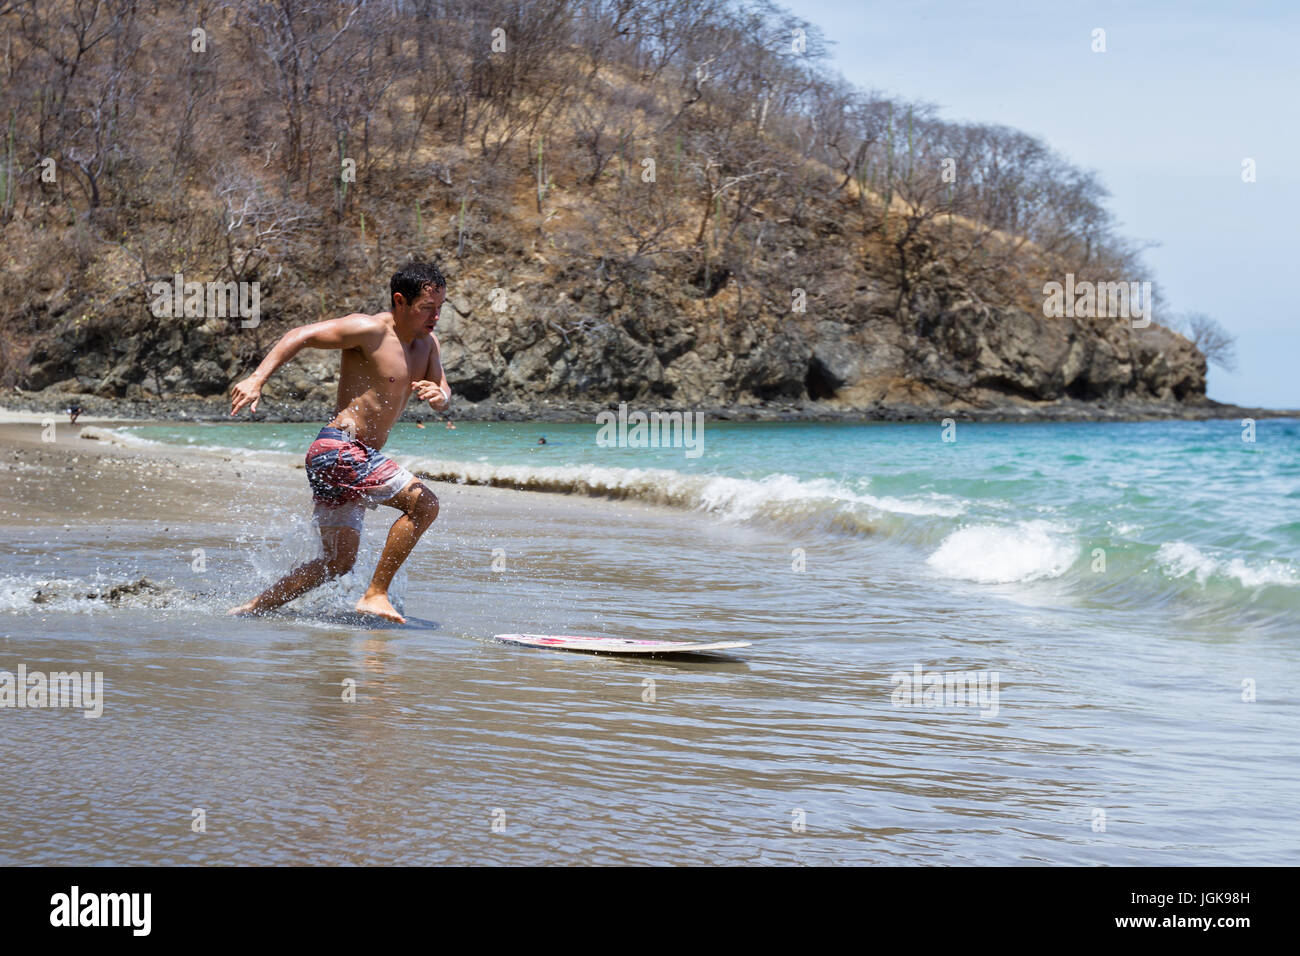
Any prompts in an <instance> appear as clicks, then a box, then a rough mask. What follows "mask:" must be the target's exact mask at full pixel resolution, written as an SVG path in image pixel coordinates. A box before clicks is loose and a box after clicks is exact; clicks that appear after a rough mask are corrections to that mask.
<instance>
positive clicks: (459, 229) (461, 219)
mask: <svg viewBox="0 0 1300 956" xmlns="http://www.w3.org/2000/svg"><path fill="white" fill-rule="evenodd" d="M464 253H465V197H464V196H462V197H461V198H460V215H459V216H457V217H456V258H460V257H461V256H462V255H464Z"/></svg>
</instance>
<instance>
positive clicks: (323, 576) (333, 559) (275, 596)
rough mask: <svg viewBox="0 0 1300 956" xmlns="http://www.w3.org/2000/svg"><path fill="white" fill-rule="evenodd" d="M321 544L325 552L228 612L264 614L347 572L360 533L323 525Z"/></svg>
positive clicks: (352, 529)
mask: <svg viewBox="0 0 1300 956" xmlns="http://www.w3.org/2000/svg"><path fill="white" fill-rule="evenodd" d="M320 540H321V545H322V546H323V547H324V555H323V556H322V557H319V558H317V559H316V560H314V561H308V562H307V563H306V564H300V565H299V566H298V567H296V568H294V569H293V570H292V571H290V572H289V573H288V574H286V575H285V576H284V577H282V578H281V579H280V580H278V581H276V582H275V583H274V584H272V585H271V586H270V587H269V588H267V589H266V590H265V591H263V592H262V593H261V594H259V595H258V596H257V597H255V598H253V600H251V601H249V602H248V603H247V604H241V605H239V607H232V608H231V609H230V610H229V611H227V612H226V613H228V614H265V613H266V612H267V611H271V610H274V609H275V608H277V607H280V606H281V605H282V604H288V603H289V602H290V601H292V600H293V599H294V598H296V597H299V596H301V595H303V594H306V593H307V592H308V591H310V590H311V589H312V588H314V587H319V586H320V585H321V584H323V583H325V582H326V581H328V580H329V579H330V578H336V577H339V576H340V575H343V574H347V573H348V572H349V571H350V570H352V565H353V563H354V562H355V561H356V560H357V547H358V546H359V545H360V544H361V532H360V531H357V530H355V529H354V528H321V529H320Z"/></svg>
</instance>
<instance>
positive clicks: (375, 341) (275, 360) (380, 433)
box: [230, 262, 451, 623]
mask: <svg viewBox="0 0 1300 956" xmlns="http://www.w3.org/2000/svg"><path fill="white" fill-rule="evenodd" d="M389 288H390V296H391V300H392V311H391V312H380V313H379V314H378V315H360V314H353V315H348V316H344V317H343V318H341V319H331V320H329V321H328V322H317V323H315V324H313V325H303V326H299V327H298V328H296V329H292V330H290V331H289V332H286V333H285V334H284V336H283V337H282V338H281V339H280V341H278V342H276V343H275V346H274V347H273V348H272V349H271V351H270V352H269V353H268V354H267V356H266V358H265V359H263V360H262V364H261V365H259V366H258V367H257V371H255V372H254V373H253V374H252V375H250V376H249V377H248V378H246V379H244V380H243V381H242V382H240V383H239V384H237V385H236V386H235V387H234V388H233V389H231V393H230V414H231V415H235V414H236V413H238V412H239V410H240V409H241V408H243V407H245V406H251V408H250V410H251V411H253V412H256V411H257V403H258V401H259V400H260V398H261V394H262V385H263V384H265V382H266V380H267V379H268V378H270V377H271V374H272V373H273V372H274V371H275V370H276V369H278V368H279V367H280V366H281V365H283V364H284V363H285V362H287V361H289V359H291V358H293V357H294V356H295V355H297V354H298V352H299V351H301V350H302V349H304V348H315V349H340V350H342V352H343V357H342V367H341V369H340V372H339V393H338V401H337V403H336V406H335V407H336V408H337V411H336V412H335V414H334V418H333V420H332V421H331V422H330V423H329V424H328V425H326V426H325V427H324V428H323V429H322V430H321V433H320V434H319V435H317V436H316V440H315V441H314V442H313V443H312V445H311V447H310V448H309V449H308V450H307V480H308V482H309V483H310V484H311V488H312V492H313V498H314V500H315V502H316V511H315V515H314V516H313V522H314V523H315V524H316V526H317V527H318V529H319V530H320V539H321V544H322V545H323V547H324V555H323V556H322V557H319V558H317V559H316V560H314V561H308V562H307V563H306V564H304V565H301V566H300V567H297V568H294V569H293V570H292V571H290V572H289V573H288V574H286V575H285V576H284V577H283V578H281V579H280V580H279V581H277V582H276V583H275V584H273V585H271V586H270V587H269V588H267V589H266V590H265V591H263V592H262V593H261V594H260V595H258V596H257V597H255V598H254V599H253V600H251V601H249V602H248V603H247V604H241V605H240V606H239V607H236V608H232V609H231V610H230V613H231V614H261V613H264V612H266V611H269V610H272V609H273V608H277V607H279V606H280V605H282V604H287V603H288V602H289V601H292V600H293V599H294V598H296V597H298V596H299V595H301V594H305V593H306V592H307V591H310V590H311V589H312V588H314V587H317V586H318V585H320V584H322V583H323V582H325V581H326V580H328V579H330V578H334V577H338V576H339V575H342V574H347V573H348V571H350V570H351V569H352V565H353V563H354V562H355V561H356V559H357V546H358V545H359V544H360V543H361V524H362V519H363V518H364V517H365V509H366V508H374V507H376V506H377V505H381V504H383V505H388V506H389V507H391V508H396V509H397V510H398V511H400V512H402V514H401V516H400V517H399V518H398V519H397V521H395V522H394V523H393V527H392V530H390V531H389V532H388V541H387V543H386V544H385V545H384V553H383V554H382V555H381V556H380V558H379V563H378V565H376V567H375V573H374V576H373V577H372V578H371V579H370V586H369V587H368V588H367V589H366V593H365V596H364V597H362V598H361V600H360V601H358V602H357V610H358V611H360V612H362V613H363V614H375V615H378V616H379V617H382V618H386V619H387V620H390V621H397V622H399V623H405V618H403V617H402V616H401V615H400V614H398V613H397V611H396V609H394V607H393V605H392V602H390V601H389V599H388V586H389V585H390V584H391V583H392V580H393V575H394V574H395V573H397V569H398V568H399V567H401V566H402V562H403V561H405V560H406V556H407V555H408V554H410V553H411V549H412V548H413V547H415V542H416V541H418V540H419V539H420V535H422V534H423V533H424V531H425V529H426V528H428V527H429V525H431V524H432V523H433V519H434V518H436V517H437V516H438V499H437V498H436V497H434V494H433V492H432V491H430V490H429V489H428V488H426V487H425V486H424V485H423V484H422V483H421V482H420V481H419V480H418V479H417V478H416V477H415V476H414V475H412V474H411V473H410V472H409V471H407V470H406V469H405V468H403V467H401V466H400V465H398V464H397V463H396V462H394V461H392V460H391V459H389V458H388V457H387V456H386V455H384V454H383V453H382V452H380V450H379V449H381V448H383V447H384V442H385V441H386V440H387V439H388V432H389V430H390V429H391V428H392V427H393V425H394V423H396V421H397V419H398V418H399V417H400V416H401V414H402V409H403V408H404V407H405V406H406V403H407V400H408V399H409V398H410V396H411V393H412V392H414V393H415V394H416V395H418V396H419V397H420V398H421V399H422V400H424V401H426V402H428V403H429V407H430V408H432V409H433V410H434V411H443V410H444V409H446V408H447V406H448V404H449V403H450V401H451V389H450V388H449V387H448V385H447V376H446V374H444V372H443V369H442V361H441V359H440V356H439V350H438V339H437V337H436V336H435V335H434V334H433V327H434V326H435V325H437V324H438V313H439V310H440V309H441V308H442V303H443V300H444V299H445V298H446V297H447V281H446V279H444V278H443V276H442V273H441V272H439V271H438V269H437V267H436V266H433V265H426V264H423V263H414V262H413V263H411V264H410V265H408V266H406V267H405V268H404V269H402V271H400V272H398V273H397V274H396V275H394V276H393V279H392V282H391V283H390V286H389Z"/></svg>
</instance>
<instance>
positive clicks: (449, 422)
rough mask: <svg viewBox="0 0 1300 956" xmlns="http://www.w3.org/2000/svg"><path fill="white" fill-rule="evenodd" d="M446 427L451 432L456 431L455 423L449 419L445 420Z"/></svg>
mask: <svg viewBox="0 0 1300 956" xmlns="http://www.w3.org/2000/svg"><path fill="white" fill-rule="evenodd" d="M447 427H448V428H450V429H451V430H452V431H455V430H456V423H455V422H453V421H452V420H451V419H450V418H449V419H447Z"/></svg>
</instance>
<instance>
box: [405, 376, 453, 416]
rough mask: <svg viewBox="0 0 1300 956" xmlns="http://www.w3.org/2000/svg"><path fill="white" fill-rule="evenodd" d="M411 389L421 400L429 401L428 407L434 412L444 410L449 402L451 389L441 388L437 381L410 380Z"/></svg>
mask: <svg viewBox="0 0 1300 956" xmlns="http://www.w3.org/2000/svg"><path fill="white" fill-rule="evenodd" d="M411 390H412V391H413V392H415V394H416V395H419V396H420V399H421V400H422V401H426V402H428V403H429V407H430V408H432V409H433V410H434V411H435V412H445V411H446V410H447V406H448V405H450V404H451V389H450V388H449V389H447V390H446V391H444V390H443V388H442V386H441V385H439V384H438V383H437V382H424V381H420V382H412V383H411Z"/></svg>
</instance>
